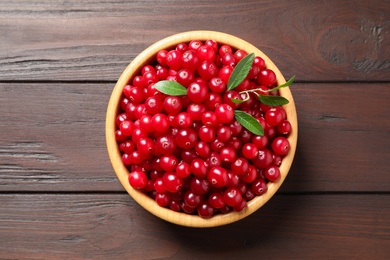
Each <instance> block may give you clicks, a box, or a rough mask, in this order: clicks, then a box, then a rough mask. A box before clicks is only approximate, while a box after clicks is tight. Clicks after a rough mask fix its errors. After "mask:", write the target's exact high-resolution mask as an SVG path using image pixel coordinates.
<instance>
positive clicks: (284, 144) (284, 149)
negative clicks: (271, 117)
mask: <svg viewBox="0 0 390 260" xmlns="http://www.w3.org/2000/svg"><path fill="white" fill-rule="evenodd" d="M272 150H273V151H274V152H275V153H276V154H280V155H285V154H287V153H288V151H289V150H290V142H289V141H288V140H287V138H285V137H283V136H279V137H276V138H275V139H274V140H273V141H272Z"/></svg>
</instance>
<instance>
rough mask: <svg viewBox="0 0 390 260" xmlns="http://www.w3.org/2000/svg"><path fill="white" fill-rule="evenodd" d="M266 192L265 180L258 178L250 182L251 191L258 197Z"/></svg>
mask: <svg viewBox="0 0 390 260" xmlns="http://www.w3.org/2000/svg"><path fill="white" fill-rule="evenodd" d="M267 190H268V187H267V183H266V182H265V180H263V179H261V178H258V179H256V180H255V181H254V182H252V191H253V192H254V193H255V194H256V195H258V196H260V195H263V194H264V193H265V192H266V191H267Z"/></svg>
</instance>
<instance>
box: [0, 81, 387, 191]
mask: <svg viewBox="0 0 390 260" xmlns="http://www.w3.org/2000/svg"><path fill="white" fill-rule="evenodd" d="M112 88H113V85H112V84H54V83H53V84H47V83H46V84H32V83H31V84H0V93H2V95H1V96H0V118H1V119H2V120H1V121H0V129H1V131H0V190H3V191H14V190H18V191H36V190H40V191H77V190H82V191H84V190H85V191H87V190H88V191H103V190H111V191H122V190H123V188H122V186H120V184H119V181H117V179H116V176H115V174H114V172H113V170H112V167H111V165H110V162H109V159H108V155H107V152H106V145H105V138H104V122H105V111H106V107H107V103H108V99H109V96H110V93H111V91H112ZM389 90H390V86H389V85H388V84H376V85H374V84H294V85H293V86H292V92H293V95H294V100H295V102H296V105H297V111H298V122H299V137H298V148H297V153H296V157H295V161H294V163H293V167H292V170H291V172H290V174H289V176H288V177H287V179H286V182H285V183H284V184H283V186H282V188H281V191H282V192H312V191H377V192H379V191H390V176H389V174H388V169H390V162H389V160H388V158H389V156H390V138H389V137H390V116H389V113H388V112H389V105H388V100H389V99H390V91H389ZM346 169H348V170H346ZM373 176H375V178H373ZM378 179H380V180H381V181H380V182H378Z"/></svg>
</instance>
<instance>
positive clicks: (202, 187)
mask: <svg viewBox="0 0 390 260" xmlns="http://www.w3.org/2000/svg"><path fill="white" fill-rule="evenodd" d="M190 189H191V190H192V192H194V193H195V194H198V195H203V194H206V193H207V192H208V191H209V190H210V183H209V182H208V181H207V180H206V179H200V178H198V177H194V178H192V179H191V181H190Z"/></svg>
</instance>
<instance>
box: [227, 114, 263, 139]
mask: <svg viewBox="0 0 390 260" xmlns="http://www.w3.org/2000/svg"><path fill="white" fill-rule="evenodd" d="M234 117H235V118H236V120H237V121H238V122H239V123H240V124H241V125H242V126H243V127H245V128H246V129H248V130H249V131H250V132H252V133H254V134H255V135H264V129H263V127H262V126H261V125H260V123H259V121H257V120H256V119H255V118H254V117H253V116H251V115H250V114H248V113H246V112H243V111H240V110H234Z"/></svg>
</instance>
